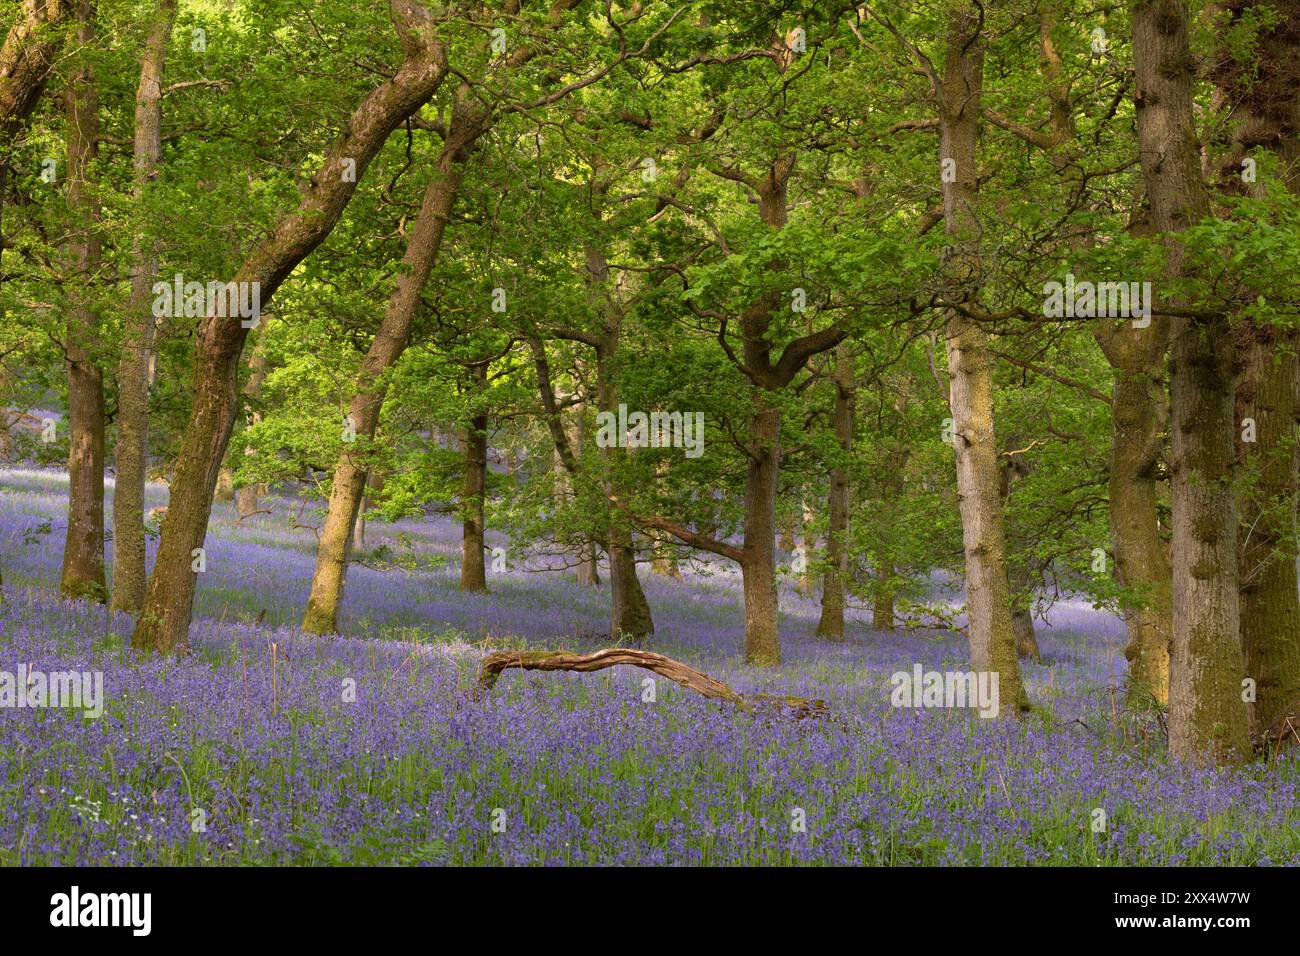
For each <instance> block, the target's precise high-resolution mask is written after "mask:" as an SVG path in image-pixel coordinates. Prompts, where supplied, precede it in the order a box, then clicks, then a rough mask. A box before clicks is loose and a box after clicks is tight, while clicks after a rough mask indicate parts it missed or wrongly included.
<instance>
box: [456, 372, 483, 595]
mask: <svg viewBox="0 0 1300 956" xmlns="http://www.w3.org/2000/svg"><path fill="white" fill-rule="evenodd" d="M474 372H475V374H476V377H477V378H478V382H477V385H478V388H479V389H482V388H484V387H485V386H486V385H487V365H486V363H485V364H482V365H476V366H474ZM487 427H488V417H487V413H486V412H484V413H480V414H478V415H475V416H474V418H473V419H472V420H471V421H470V425H469V428H467V429H466V431H465V435H464V440H463V444H462V449H463V453H464V456H465V480H464V485H463V486H462V489H461V495H460V507H461V522H462V533H461V562H460V589H461V590H462V591H486V590H487V569H486V567H485V566H484V563H483V549H484V547H485V542H484V539H483V535H484V518H483V505H484V500H485V496H486V491H487V453H488V436H487Z"/></svg>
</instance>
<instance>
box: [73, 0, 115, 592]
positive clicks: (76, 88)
mask: <svg viewBox="0 0 1300 956" xmlns="http://www.w3.org/2000/svg"><path fill="white" fill-rule="evenodd" d="M94 17H95V13H94V7H93V5H92V4H91V3H90V2H88V0H81V2H80V3H79V4H78V5H77V9H76V18H77V45H78V47H79V52H81V53H82V54H83V55H84V54H85V53H86V52H87V51H89V49H90V48H91V47H92V46H93V45H94V43H95V26H94ZM64 99H65V102H66V106H67V120H68V209H69V211H70V212H71V213H72V215H73V216H74V217H75V219H76V225H75V226H74V227H73V232H72V234H71V237H70V238H69V240H68V267H69V271H70V272H72V273H74V274H76V276H77V280H76V284H75V285H74V286H73V288H72V289H71V290H70V291H69V296H68V298H69V303H68V318H67V343H66V345H65V349H66V358H67V360H66V366H67V371H68V432H69V436H70V445H69V448H68V532H67V538H66V540H65V542H64V547H63V581H62V591H63V593H64V594H65V595H67V596H69V597H93V598H95V599H96V600H99V601H103V600H104V599H105V598H106V597H107V587H106V583H105V579H104V373H103V371H102V370H101V369H100V367H99V357H98V356H97V355H96V354H95V353H96V351H97V349H98V346H99V340H98V339H99V337H98V330H97V326H98V322H99V320H98V317H97V316H96V315H95V313H94V311H93V309H92V308H91V306H90V304H89V301H90V299H91V294H90V289H89V286H90V285H91V284H92V283H94V282H97V281H98V277H97V276H96V273H97V272H98V270H99V266H100V257H101V245H100V239H99V236H98V235H97V230H98V222H99V203H98V202H97V201H96V200H95V198H94V196H93V194H92V191H91V188H90V185H89V182H88V176H89V170H90V165H91V163H93V162H94V160H95V156H96V154H97V152H98V143H99V118H98V110H99V98H98V95H97V91H96V89H95V77H94V74H93V73H92V71H91V67H90V64H89V63H88V62H83V63H81V64H79V65H78V66H77V67H76V72H75V73H74V74H73V75H72V76H71V77H70V78H69V80H68V84H67V89H66V90H65V92H64Z"/></svg>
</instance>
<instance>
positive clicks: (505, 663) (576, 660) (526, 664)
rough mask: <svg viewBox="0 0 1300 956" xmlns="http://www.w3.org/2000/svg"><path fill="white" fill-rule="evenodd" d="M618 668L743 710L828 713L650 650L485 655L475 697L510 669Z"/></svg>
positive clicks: (819, 704) (812, 702)
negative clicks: (735, 685) (746, 690)
mask: <svg viewBox="0 0 1300 956" xmlns="http://www.w3.org/2000/svg"><path fill="white" fill-rule="evenodd" d="M620 666H631V667H641V668H644V669H646V670H648V671H651V672H652V673H655V674H658V675H659V676H661V677H666V678H668V679H669V680H670V681H673V682H674V683H676V684H680V685H681V686H682V687H685V688H686V689H687V690H693V691H695V693H697V694H700V695H702V696H704V697H709V698H712V699H714V700H722V701H726V702H727V703H730V704H736V705H739V706H740V707H741V708H742V709H744V710H750V711H752V710H759V709H762V710H777V711H781V710H786V709H789V710H790V711H792V713H793V716H795V717H808V716H825V715H826V714H828V713H829V709H828V708H827V706H826V702H825V701H822V700H818V699H816V698H813V697H773V696H770V695H767V694H750V695H743V694H738V693H736V691H734V690H732V689H731V688H730V687H728V686H727V685H726V684H724V683H722V681H720V680H717V679H716V678H713V677H710V676H709V675H708V674H705V673H702V672H700V671H697V670H695V668H693V667H688V666H687V665H685V664H683V663H682V662H681V661H678V660H674V659H673V658H671V657H665V656H664V655H663V654H656V653H654V652H653V651H640V650H633V649H631V648H626V647H609V648H606V649H604V650H601V651H595V652H593V653H591V654H571V653H569V652H567V651H497V652H495V653H493V654H488V655H487V656H486V657H484V658H483V660H482V662H481V663H480V664H479V670H478V681H477V685H476V692H477V696H478V697H480V698H481V697H483V696H484V695H485V694H486V693H487V692H488V691H490V690H491V689H492V688H493V687H495V686H496V682H497V679H498V678H499V677H500V676H501V673H502V671H506V670H509V669H511V668H518V669H520V670H528V671H575V672H578V673H590V672H592V671H600V670H605V669H606V668H609V667H620Z"/></svg>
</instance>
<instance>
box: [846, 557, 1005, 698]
mask: <svg viewBox="0 0 1300 956" xmlns="http://www.w3.org/2000/svg"><path fill="white" fill-rule="evenodd" d="M876 576H877V577H878V578H880V579H881V580H883V581H885V582H888V580H889V579H890V578H891V577H893V576H894V569H893V567H892V566H891V565H888V564H886V565H882V566H881V568H880V570H879V571H878V572H876ZM871 626H872V627H873V628H875V629H876V630H877V631H892V630H893V629H894V589H893V588H892V587H891V586H889V584H887V583H886V584H883V585H877V589H876V597H875V600H874V601H873V602H872V605H871ZM999 690H1001V688H1000V687H999Z"/></svg>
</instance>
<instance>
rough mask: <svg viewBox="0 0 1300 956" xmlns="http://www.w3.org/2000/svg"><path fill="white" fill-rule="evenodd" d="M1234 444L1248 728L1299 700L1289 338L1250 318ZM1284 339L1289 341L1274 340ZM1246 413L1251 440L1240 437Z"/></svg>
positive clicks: (1299, 601)
mask: <svg viewBox="0 0 1300 956" xmlns="http://www.w3.org/2000/svg"><path fill="white" fill-rule="evenodd" d="M1238 334H1239V339H1238V341H1239V342H1240V344H1241V351H1240V365H1241V369H1240V374H1239V375H1238V378H1237V389H1236V402H1237V410H1236V419H1237V424H1238V432H1237V438H1238V441H1237V451H1238V458H1239V461H1241V462H1242V463H1243V464H1251V465H1253V466H1254V469H1255V475H1256V479H1255V481H1254V483H1253V485H1252V486H1251V487H1250V488H1248V489H1247V490H1246V492H1245V493H1244V494H1243V495H1242V496H1241V501H1240V505H1241V522H1240V526H1239V530H1238V533H1237V536H1238V541H1237V554H1238V559H1239V560H1240V562H1241V564H1240V567H1241V581H1240V593H1241V644H1242V651H1243V658H1244V664H1245V674H1246V676H1247V677H1249V678H1252V679H1253V680H1254V681H1255V703H1254V707H1253V708H1251V711H1252V713H1251V716H1252V724H1253V729H1254V730H1255V731H1257V732H1258V731H1262V730H1264V729H1266V728H1268V727H1269V726H1271V725H1272V724H1273V722H1274V720H1275V719H1276V718H1277V717H1278V715H1279V714H1281V713H1283V712H1285V711H1287V710H1288V709H1294V707H1295V705H1296V704H1297V702H1300V590H1297V582H1296V562H1297V558H1298V556H1297V553H1296V466H1297V454H1296V449H1297V444H1296V438H1297V435H1296V412H1297V409H1296V397H1295V385H1296V379H1297V371H1298V369H1297V361H1296V353H1295V348H1296V345H1297V343H1296V341H1295V336H1294V334H1290V335H1287V334H1286V333H1278V332H1276V331H1275V330H1273V329H1270V328H1267V327H1262V326H1260V325H1257V324H1256V323H1254V322H1249V321H1247V322H1243V323H1242V324H1241V326H1240V327H1239V329H1238ZM1288 338H1289V339H1290V340H1291V341H1290V342H1284V341H1279V340H1282V339H1288ZM1246 418H1253V419H1254V421H1255V430H1256V434H1255V442H1254V443H1253V444H1247V443H1244V442H1242V441H1241V440H1240V439H1241V431H1240V428H1241V422H1242V421H1243V419H1246Z"/></svg>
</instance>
